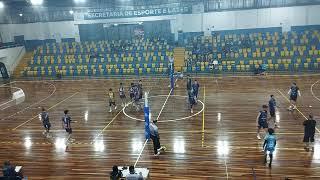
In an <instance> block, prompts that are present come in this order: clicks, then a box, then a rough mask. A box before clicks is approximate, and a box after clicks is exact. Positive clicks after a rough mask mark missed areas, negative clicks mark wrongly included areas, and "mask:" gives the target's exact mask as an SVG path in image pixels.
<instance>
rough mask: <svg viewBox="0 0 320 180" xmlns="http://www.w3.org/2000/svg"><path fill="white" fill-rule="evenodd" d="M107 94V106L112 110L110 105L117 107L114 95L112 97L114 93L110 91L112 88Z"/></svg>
mask: <svg viewBox="0 0 320 180" xmlns="http://www.w3.org/2000/svg"><path fill="white" fill-rule="evenodd" d="M108 96H109V108H110V110H109V112H112V106H114V109H115V110H116V109H117V105H116V101H115V97H114V93H113V91H112V88H110V89H109V93H108Z"/></svg>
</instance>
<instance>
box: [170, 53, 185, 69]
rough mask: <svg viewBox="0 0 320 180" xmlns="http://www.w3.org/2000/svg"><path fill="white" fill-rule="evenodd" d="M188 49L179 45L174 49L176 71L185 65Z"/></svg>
mask: <svg viewBox="0 0 320 180" xmlns="http://www.w3.org/2000/svg"><path fill="white" fill-rule="evenodd" d="M185 51H186V49H185V48H183V47H177V48H174V50H173V56H174V66H175V71H181V70H182V68H183V67H184V65H185V64H184V53H185Z"/></svg>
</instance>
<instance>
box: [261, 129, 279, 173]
mask: <svg viewBox="0 0 320 180" xmlns="http://www.w3.org/2000/svg"><path fill="white" fill-rule="evenodd" d="M276 145H277V139H276V136H275V135H274V130H273V129H271V128H269V129H268V134H267V135H266V137H265V138H264V143H263V150H264V164H266V163H267V155H268V152H269V157H270V162H269V168H271V164H272V160H273V152H274V150H275V147H276Z"/></svg>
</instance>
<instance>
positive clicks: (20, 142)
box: [0, 141, 303, 155]
mask: <svg viewBox="0 0 320 180" xmlns="http://www.w3.org/2000/svg"><path fill="white" fill-rule="evenodd" d="M0 144H25V141H0ZM52 144H55V143H54V142H49V141H45V142H35V141H33V142H32V145H52ZM70 144H71V145H72V146H92V145H91V143H90V142H85V141H84V142H82V141H77V142H72V143H70ZM204 148H214V149H217V148H218V146H215V145H213V146H204ZM228 148H229V149H231V150H232V149H260V150H261V147H258V146H228ZM302 148H303V146H301V148H290V147H279V148H276V150H287V151H300V152H301V149H302ZM166 152H172V153H174V151H171V150H167V151H166ZM131 155H139V154H131Z"/></svg>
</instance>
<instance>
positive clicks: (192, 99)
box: [188, 89, 196, 114]
mask: <svg viewBox="0 0 320 180" xmlns="http://www.w3.org/2000/svg"><path fill="white" fill-rule="evenodd" d="M188 101H189V107H190V112H191V114H192V113H193V107H194V105H195V104H196V101H195V97H194V93H193V90H192V89H191V90H189V91H188Z"/></svg>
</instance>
